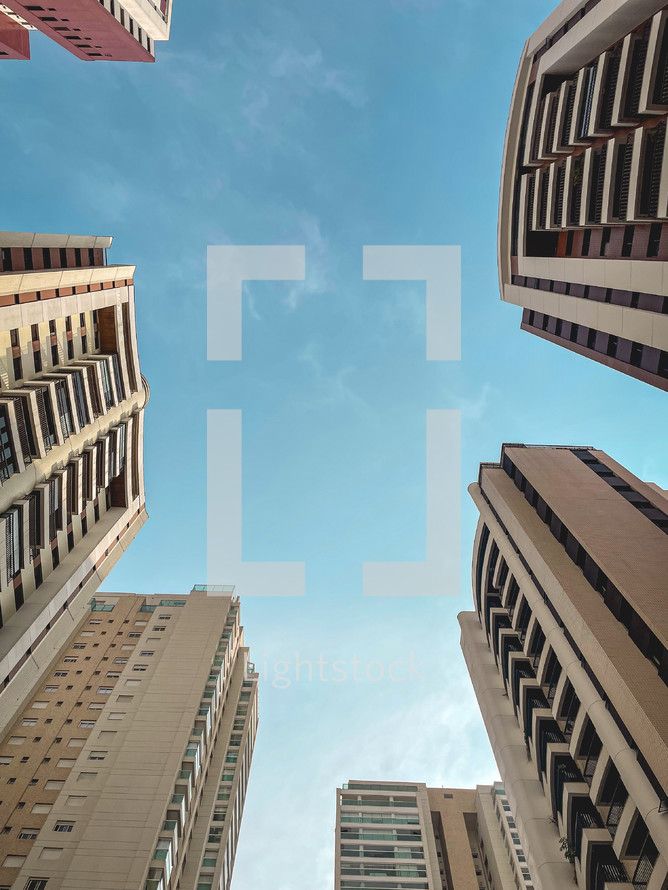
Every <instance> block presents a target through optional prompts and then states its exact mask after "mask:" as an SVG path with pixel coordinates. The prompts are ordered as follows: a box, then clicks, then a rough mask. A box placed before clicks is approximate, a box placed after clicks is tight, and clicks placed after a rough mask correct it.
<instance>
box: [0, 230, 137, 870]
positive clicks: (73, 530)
mask: <svg viewBox="0 0 668 890" xmlns="http://www.w3.org/2000/svg"><path fill="white" fill-rule="evenodd" d="M110 245H111V238H98V237H77V236H68V235H39V234H30V233H16V232H0V443H1V447H0V540H2V542H3V545H2V547H0V712H1V713H3V714H7V713H10V714H11V713H12V708H13V707H16V706H18V702H19V701H20V700H21V698H22V696H23V695H24V694H25V690H26V688H29V687H31V686H32V684H34V682H35V681H36V679H37V677H38V676H39V675H40V674H41V672H42V671H43V670H44V668H45V666H46V665H48V664H49V663H50V662H51V660H52V659H53V657H54V655H55V654H56V652H58V651H59V650H60V647H61V646H62V644H63V642H64V640H66V639H67V638H68V637H69V635H70V634H71V632H72V630H73V629H74V627H75V626H76V625H77V624H78V622H79V620H80V619H81V616H82V615H83V614H84V611H85V610H86V609H87V606H86V603H87V602H88V600H89V599H90V598H91V596H92V595H93V594H94V593H95V591H96V590H97V588H98V586H99V585H100V583H101V582H102V581H103V580H104V578H105V577H106V576H107V575H108V573H109V571H110V570H111V568H112V567H113V566H114V564H115V563H116V562H117V560H118V559H119V557H120V555H121V554H122V553H123V551H124V550H125V549H126V548H127V547H128V545H129V544H130V542H131V541H132V540H133V538H134V536H135V535H136V533H137V531H138V530H139V529H140V528H141V526H142V525H143V523H144V522H145V520H146V507H145V503H144V472H143V422H144V407H145V405H146V402H147V401H148V396H149V390H148V385H147V383H146V381H145V380H144V378H143V377H142V374H141V371H140V367H139V356H138V353H137V333H136V328H135V312H134V285H133V274H134V266H122V265H113V264H108V263H107V260H106V253H107V249H108V248H109V246H110ZM1 883H2V882H1V881H0V884H1Z"/></svg>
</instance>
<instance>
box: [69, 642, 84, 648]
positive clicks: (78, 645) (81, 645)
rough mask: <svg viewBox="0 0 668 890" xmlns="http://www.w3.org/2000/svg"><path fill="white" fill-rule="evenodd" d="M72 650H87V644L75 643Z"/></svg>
mask: <svg viewBox="0 0 668 890" xmlns="http://www.w3.org/2000/svg"><path fill="white" fill-rule="evenodd" d="M72 648H73V649H85V648H86V644H85V643H75V644H74V645H73V646H72Z"/></svg>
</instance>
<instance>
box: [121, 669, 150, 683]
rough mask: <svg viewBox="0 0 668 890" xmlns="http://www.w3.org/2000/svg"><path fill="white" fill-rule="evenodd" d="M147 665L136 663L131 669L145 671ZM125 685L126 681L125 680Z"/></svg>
mask: <svg viewBox="0 0 668 890" xmlns="http://www.w3.org/2000/svg"><path fill="white" fill-rule="evenodd" d="M147 667H148V665H147V664H136V665H134V667H133V668H132V670H133V671H145V670H146V668H147ZM126 685H127V682H126Z"/></svg>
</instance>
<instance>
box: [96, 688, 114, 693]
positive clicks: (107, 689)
mask: <svg viewBox="0 0 668 890" xmlns="http://www.w3.org/2000/svg"><path fill="white" fill-rule="evenodd" d="M113 689H114V687H113V686H100V688H99V689H98V690H97V691H98V692H99V693H100V695H109V693H110V692H113Z"/></svg>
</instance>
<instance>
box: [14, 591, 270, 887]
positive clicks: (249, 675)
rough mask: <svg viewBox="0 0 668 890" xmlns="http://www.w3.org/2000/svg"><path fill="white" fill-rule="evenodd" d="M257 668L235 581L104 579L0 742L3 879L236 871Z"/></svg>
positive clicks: (65, 883) (226, 879)
mask: <svg viewBox="0 0 668 890" xmlns="http://www.w3.org/2000/svg"><path fill="white" fill-rule="evenodd" d="M257 681H258V675H257V674H256V673H255V671H254V667H253V665H252V663H251V662H250V660H249V652H248V649H247V648H245V647H244V645H243V628H242V627H241V626H240V623H239V602H238V599H236V598H234V596H233V588H211V587H205V586H198V587H196V588H195V589H194V590H193V591H192V592H191V593H190V594H189V595H187V596H177V597H164V596H161V595H158V594H156V595H154V596H139V595H134V594H104V595H98V596H95V597H94V598H92V599H91V600H90V602H89V604H88V606H87V609H86V611H85V613H84V614H83V615H82V616H81V618H80V620H79V621H78V623H77V626H76V627H75V629H74V630H73V632H72V633H71V635H70V636H69V638H68V639H67V640H66V641H65V642H64V644H63V646H62V647H61V649H60V650H59V651H58V652H57V653H55V655H54V657H53V658H52V659H51V662H50V663H49V664H48V665H46V666H45V668H44V670H43V671H42V672H41V674H40V676H39V677H38V678H37V679H36V681H35V682H34V683H33V685H32V687H31V688H30V689H26V690H25V695H24V697H23V701H22V702H21V703H20V707H19V708H18V709H17V710H16V712H15V714H14V716H13V718H12V719H11V720H10V721H9V722H6V724H5V726H4V727H3V733H2V740H1V741H0V789H1V791H0V796H1V798H2V800H1V802H0V887H2V888H3V890H5V888H11V890H19V888H20V890H58V888H61V890H75V888H81V890H90V888H91V887H95V888H96V890H124V888H125V890H130V888H132V890H137V888H142V890H172V888H175V887H177V885H178V887H179V888H181V890H203V888H217V890H227V888H229V886H230V881H231V875H232V868H233V864H234V856H235V851H236V845H237V839H238V833H239V826H240V822H241V817H242V812H243V806H244V798H245V794H246V787H247V783H248V775H249V770H250V764H251V758H252V754H253V746H254V742H255V733H256V727H257V719H258V717H257Z"/></svg>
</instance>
